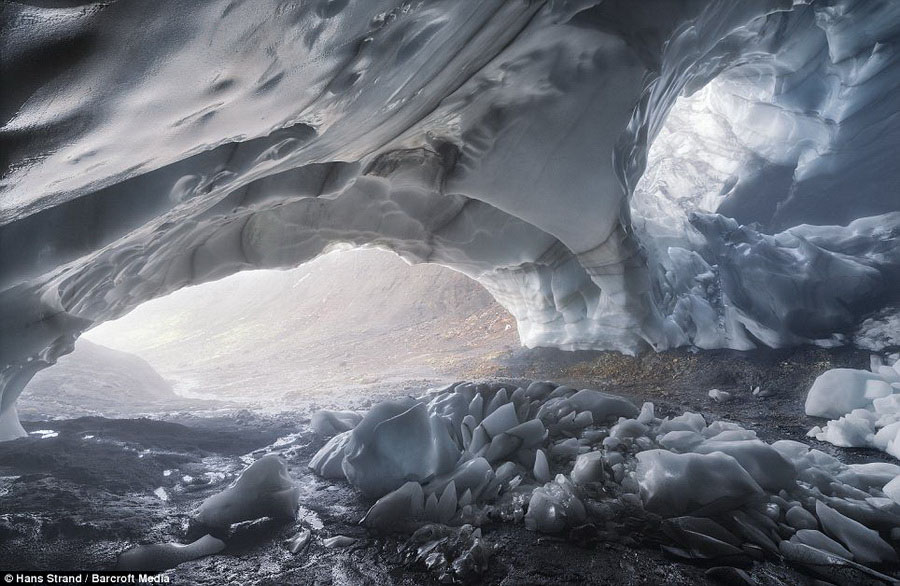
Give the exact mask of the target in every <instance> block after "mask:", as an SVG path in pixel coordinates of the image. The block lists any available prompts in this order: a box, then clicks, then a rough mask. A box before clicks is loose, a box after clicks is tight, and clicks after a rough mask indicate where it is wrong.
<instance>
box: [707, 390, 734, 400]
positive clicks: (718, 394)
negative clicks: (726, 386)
mask: <svg viewBox="0 0 900 586" xmlns="http://www.w3.org/2000/svg"><path fill="white" fill-rule="evenodd" d="M707 395H709V398H710V399H712V400H713V401H715V402H716V403H727V402H728V401H730V400H731V393H729V392H728V391H721V390H719V389H710V391H709V393H707Z"/></svg>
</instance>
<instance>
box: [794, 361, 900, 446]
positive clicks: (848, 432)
mask: <svg viewBox="0 0 900 586" xmlns="http://www.w3.org/2000/svg"><path fill="white" fill-rule="evenodd" d="M891 362H893V366H891V365H889V364H884V362H883V360H882V359H881V357H880V356H878V355H873V356H872V371H871V372H867V371H865V370H854V369H851V368H836V369H832V370H829V371H826V372H824V373H823V374H821V375H820V376H819V377H818V378H816V380H815V382H814V383H813V385H812V388H810V390H809V393H808V394H807V396H806V414H807V415H812V416H815V417H826V418H829V419H831V420H830V421H829V422H828V423H826V424H825V426H824V427H820V426H816V427H814V428H813V429H811V430H810V432H809V435H810V436H811V437H815V438H816V439H818V440H821V441H826V442H830V443H832V444H834V445H836V446H842V447H845V448H852V447H870V448H877V449H879V450H882V451H885V452H887V453H888V454H890V455H892V456H894V457H895V458H900V360H898V356H897V355H892V360H891Z"/></svg>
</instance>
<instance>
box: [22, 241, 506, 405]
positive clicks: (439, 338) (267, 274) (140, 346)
mask: <svg viewBox="0 0 900 586" xmlns="http://www.w3.org/2000/svg"><path fill="white" fill-rule="evenodd" d="M518 346H519V342H518V337H517V333H516V325H515V320H514V319H513V318H512V316H511V315H510V314H509V313H508V312H507V311H506V310H505V309H504V308H503V307H502V306H500V305H499V304H498V303H497V302H496V301H495V300H494V299H493V298H492V297H491V296H490V294H489V293H488V292H487V291H485V290H484V289H483V288H482V287H481V286H480V285H479V284H478V283H477V282H476V281H474V280H472V279H470V278H469V277H467V276H465V275H463V274H461V273H458V272H456V271H453V270H451V269H447V268H445V267H441V266H439V265H434V264H421V265H410V264H408V263H406V262H405V261H403V260H402V259H400V258H399V257H398V256H397V255H395V254H393V253H392V252H390V251H387V250H382V249H377V248H351V247H347V246H336V247H334V249H333V250H332V251H331V252H328V253H326V254H323V255H322V256H319V257H318V258H316V259H314V260H312V261H310V262H308V263H305V264H303V265H301V266H300V267H298V268H295V269H291V270H284V271H275V270H261V271H245V272H241V273H237V274H234V275H231V276H229V277H225V278H223V279H220V280H217V281H212V282H208V283H204V284H202V285H197V286H193V287H186V288H183V289H180V290H178V291H176V292H175V293H172V294H170V295H168V296H165V297H161V298H157V299H154V300H152V301H149V302H146V303H144V304H141V305H140V306H138V307H137V308H135V309H134V310H132V311H131V312H130V313H128V314H126V315H125V316H123V317H121V318H119V319H116V320H112V321H108V322H104V323H103V324H100V325H98V326H96V327H94V328H92V329H91V330H88V331H87V332H85V333H84V334H83V335H82V337H81V338H80V339H79V341H78V342H76V346H75V351H74V352H73V353H72V354H70V355H67V356H65V357H63V358H62V359H61V360H60V361H59V362H58V363H57V364H56V365H54V366H53V367H51V368H48V369H46V370H44V371H41V372H40V373H38V374H37V375H36V376H35V377H34V378H33V379H32V380H31V382H30V383H29V384H28V385H27V386H26V388H25V391H24V392H23V395H22V397H21V399H20V401H19V413H20V416H21V417H23V419H26V420H27V419H29V418H32V417H34V416H36V415H38V414H40V415H43V416H54V415H61V414H64V413H65V414H68V415H73V414H83V413H96V414H100V415H112V414H117V413H118V414H122V413H132V414H133V413H140V412H141V409H144V410H152V409H153V408H154V406H155V407H156V408H162V409H166V408H172V405H167V403H166V402H165V401H164V400H163V399H164V398H165V396H167V395H166V393H165V391H166V390H167V389H169V388H171V391H173V392H174V396H172V398H174V397H177V398H179V399H197V400H202V399H207V400H212V401H220V402H222V401H224V402H229V403H235V404H247V405H257V406H268V407H272V406H280V407H283V408H297V406H298V405H300V404H303V403H308V402H310V401H314V400H315V401H319V402H322V401H327V399H328V397H329V396H332V395H353V394H358V395H365V394H366V393H367V392H375V391H373V390H372V389H376V390H377V391H378V392H382V393H383V392H386V389H388V388H393V387H396V386H398V385H399V386H401V387H402V386H403V385H404V384H406V385H407V386H408V385H409V382H410V381H413V380H415V381H417V382H418V384H432V385H434V384H438V383H442V382H443V383H447V382H452V381H453V380H458V379H460V378H467V377H468V378H471V377H473V376H475V375H476V373H490V370H491V368H496V367H497V366H498V365H496V364H494V363H493V362H492V361H491V359H490V358H488V357H496V356H499V355H501V354H502V353H504V352H509V351H510V350H512V349H513V348H514V347H518ZM110 350H111V351H113V352H109V351H110ZM116 353H125V354H126V356H117V354H116ZM134 357H137V358H139V359H142V360H144V361H146V364H145V365H143V366H137V365H136V364H135V361H134V360H133V358H134ZM135 369H137V370H136V371H135ZM129 370H132V371H134V372H131V373H130V374H132V375H133V376H131V377H129V376H128V374H129V372H128V371H129ZM92 372H93V378H92ZM105 378H108V380H104V379H105ZM425 381H427V382H425ZM142 392H144V393H146V394H147V396H146V397H142V396H141V393H142ZM154 399H155V400H156V403H157V404H156V405H155V402H154ZM117 400H118V402H116V401H117ZM129 401H133V402H134V404H132V405H129V404H128V403H129ZM199 405H200V406H201V407H202V403H200V404H199ZM175 406H179V404H178V403H177V402H176V403H175ZM180 406H184V405H180ZM104 407H105V409H106V410H105V411H104Z"/></svg>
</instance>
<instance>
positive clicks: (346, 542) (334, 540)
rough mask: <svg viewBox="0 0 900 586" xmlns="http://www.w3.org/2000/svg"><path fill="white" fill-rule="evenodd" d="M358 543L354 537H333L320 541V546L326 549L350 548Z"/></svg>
mask: <svg viewBox="0 0 900 586" xmlns="http://www.w3.org/2000/svg"><path fill="white" fill-rule="evenodd" d="M357 541H359V540H358V539H357V538H355V537H349V536H347V535H335V536H334V537H329V538H328V539H323V540H322V545H324V546H325V547H328V548H335V547H350V546H351V545H353V544H354V543H356V542H357Z"/></svg>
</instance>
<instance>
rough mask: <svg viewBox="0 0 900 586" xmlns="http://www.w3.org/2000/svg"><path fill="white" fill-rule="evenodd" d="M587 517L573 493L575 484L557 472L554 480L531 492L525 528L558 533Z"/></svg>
mask: <svg viewBox="0 0 900 586" xmlns="http://www.w3.org/2000/svg"><path fill="white" fill-rule="evenodd" d="M586 518H587V514H586V512H585V509H584V503H582V502H581V500H579V499H578V497H577V496H576V493H575V487H574V486H573V485H572V483H571V482H569V480H568V479H567V478H566V477H565V476H563V475H562V474H559V475H557V477H556V479H555V480H554V481H553V482H548V483H547V484H545V485H544V486H542V487H539V488H536V489H535V490H534V492H533V493H531V500H530V501H529V502H528V512H527V513H526V514H525V527H526V528H528V529H530V530H531V531H540V532H541V533H559V532H560V531H562V530H563V529H565V528H566V527H573V526H576V525H580V524H582V523H584V521H585V519H586Z"/></svg>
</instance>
